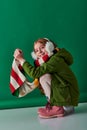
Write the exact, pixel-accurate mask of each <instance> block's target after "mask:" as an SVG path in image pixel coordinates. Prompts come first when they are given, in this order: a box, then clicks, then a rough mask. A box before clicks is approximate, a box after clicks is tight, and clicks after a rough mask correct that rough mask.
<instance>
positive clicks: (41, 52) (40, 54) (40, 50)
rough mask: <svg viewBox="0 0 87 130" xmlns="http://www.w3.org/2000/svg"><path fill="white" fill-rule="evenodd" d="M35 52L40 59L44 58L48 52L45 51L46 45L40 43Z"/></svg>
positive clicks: (36, 45) (36, 44)
mask: <svg viewBox="0 0 87 130" xmlns="http://www.w3.org/2000/svg"><path fill="white" fill-rule="evenodd" d="M34 52H35V54H36V56H37V58H38V59H39V58H41V57H43V56H44V55H46V54H47V51H46V49H45V44H42V43H40V42H37V43H35V45H34Z"/></svg>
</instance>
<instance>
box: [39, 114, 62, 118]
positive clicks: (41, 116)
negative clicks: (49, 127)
mask: <svg viewBox="0 0 87 130" xmlns="http://www.w3.org/2000/svg"><path fill="white" fill-rule="evenodd" d="M63 116H64V114H59V115H52V116H43V115H40V114H39V117H40V118H44V119H48V118H56V117H63Z"/></svg>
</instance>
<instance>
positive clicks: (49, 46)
mask: <svg viewBox="0 0 87 130" xmlns="http://www.w3.org/2000/svg"><path fill="white" fill-rule="evenodd" d="M46 51H47V52H48V56H51V55H53V51H54V45H53V43H52V42H51V41H47V42H46Z"/></svg>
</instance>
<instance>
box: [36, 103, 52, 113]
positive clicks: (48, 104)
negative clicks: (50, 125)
mask: <svg viewBox="0 0 87 130" xmlns="http://www.w3.org/2000/svg"><path fill="white" fill-rule="evenodd" d="M48 109H51V106H50V103H49V102H47V104H46V106H45V107H44V108H39V109H38V111H37V113H38V114H40V113H42V112H44V111H46V110H48Z"/></svg>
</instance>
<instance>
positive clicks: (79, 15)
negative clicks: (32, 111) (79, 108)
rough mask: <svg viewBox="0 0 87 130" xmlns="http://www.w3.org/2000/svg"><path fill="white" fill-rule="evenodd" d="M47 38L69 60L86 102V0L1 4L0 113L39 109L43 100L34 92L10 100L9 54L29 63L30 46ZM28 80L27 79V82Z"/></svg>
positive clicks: (8, 1) (4, 0) (30, 0)
mask: <svg viewBox="0 0 87 130" xmlns="http://www.w3.org/2000/svg"><path fill="white" fill-rule="evenodd" d="M40 37H47V38H49V39H52V40H53V41H54V42H56V43H57V45H58V46H59V47H65V48H66V49H68V50H69V51H70V52H71V53H72V55H73V57H74V64H73V65H72V66H71V67H72V70H73V71H74V73H75V74H76V76H77V79H78V84H79V89H80V99H79V102H86V101H87V57H86V55H87V54H86V52H87V2H86V0H2V1H0V109H5V108H18V107H19V108H20V107H29V106H40V105H44V104H45V103H46V99H45V97H44V96H42V95H41V93H40V91H39V90H38V89H36V90H35V91H33V92H32V93H30V94H28V95H27V96H25V97H23V98H20V99H19V98H16V97H14V96H12V94H11V91H10V87H9V83H10V71H11V65H12V61H13V53H14V50H15V49H16V48H20V49H22V50H23V52H24V56H25V58H26V59H27V60H28V61H30V62H31V63H33V60H32V58H31V55H30V53H31V51H32V50H33V42H34V41H35V40H36V39H38V38H40ZM30 80H31V79H30Z"/></svg>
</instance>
